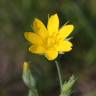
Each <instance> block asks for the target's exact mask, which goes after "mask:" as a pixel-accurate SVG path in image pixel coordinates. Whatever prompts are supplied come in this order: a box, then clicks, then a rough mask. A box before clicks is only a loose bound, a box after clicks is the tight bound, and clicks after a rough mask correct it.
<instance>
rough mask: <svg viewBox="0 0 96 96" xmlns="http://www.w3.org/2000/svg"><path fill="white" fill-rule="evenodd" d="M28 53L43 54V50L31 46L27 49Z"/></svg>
mask: <svg viewBox="0 0 96 96" xmlns="http://www.w3.org/2000/svg"><path fill="white" fill-rule="evenodd" d="M29 51H30V52H32V53H35V54H43V53H44V48H43V47H42V46H36V45H32V46H31V47H29Z"/></svg>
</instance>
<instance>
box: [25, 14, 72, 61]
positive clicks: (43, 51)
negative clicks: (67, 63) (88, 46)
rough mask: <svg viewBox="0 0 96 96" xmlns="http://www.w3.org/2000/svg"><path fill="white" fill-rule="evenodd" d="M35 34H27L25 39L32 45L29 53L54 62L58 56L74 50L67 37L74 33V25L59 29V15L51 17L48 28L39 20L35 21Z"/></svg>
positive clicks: (33, 26)
mask: <svg viewBox="0 0 96 96" xmlns="http://www.w3.org/2000/svg"><path fill="white" fill-rule="evenodd" d="M32 28H33V31H34V32H25V33H24V35H25V38H26V39H27V40H28V41H29V42H30V43H31V44H32V45H31V46H30V47H29V51H30V52H32V53H35V54H40V55H44V56H45V57H46V58H47V59H48V60H54V59H56V57H57V56H58V54H62V53H65V52H68V51H70V50H71V49H72V43H71V42H70V41H68V39H67V37H68V36H69V35H70V33H71V32H72V31H73V29H74V26H73V25H64V26H62V27H61V28H60V29H59V18H58V15H57V14H54V15H52V16H50V17H49V19H48V24H47V28H46V27H45V25H44V24H43V22H42V21H41V20H39V19H37V18H36V19H35V20H34V22H33V25H32Z"/></svg>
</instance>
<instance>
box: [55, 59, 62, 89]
mask: <svg viewBox="0 0 96 96" xmlns="http://www.w3.org/2000/svg"><path fill="white" fill-rule="evenodd" d="M55 64H56V68H57V72H58V78H59V83H60V88H61V90H62V86H63V83H62V78H61V72H60V68H59V64H58V62H57V61H55Z"/></svg>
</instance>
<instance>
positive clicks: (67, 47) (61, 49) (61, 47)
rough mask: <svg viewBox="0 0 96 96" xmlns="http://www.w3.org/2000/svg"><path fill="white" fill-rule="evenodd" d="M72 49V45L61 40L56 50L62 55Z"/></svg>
mask: <svg viewBox="0 0 96 96" xmlns="http://www.w3.org/2000/svg"><path fill="white" fill-rule="evenodd" d="M71 49H72V43H71V42H69V41H67V40H64V41H63V40H62V41H60V42H59V45H58V47H57V50H58V51H59V52H60V53H62V52H68V51H71Z"/></svg>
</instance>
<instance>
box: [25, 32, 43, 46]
mask: <svg viewBox="0 0 96 96" xmlns="http://www.w3.org/2000/svg"><path fill="white" fill-rule="evenodd" d="M24 36H25V38H26V39H27V40H28V41H29V42H30V43H32V44H36V45H38V44H39V45H41V44H42V39H41V38H40V36H38V35H37V34H35V33H33V32H25V33H24Z"/></svg>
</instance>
